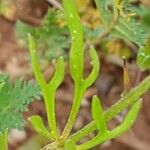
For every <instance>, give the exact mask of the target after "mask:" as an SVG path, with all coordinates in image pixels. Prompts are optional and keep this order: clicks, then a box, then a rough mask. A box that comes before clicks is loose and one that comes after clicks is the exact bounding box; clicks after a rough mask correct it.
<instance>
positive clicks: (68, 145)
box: [65, 140, 77, 150]
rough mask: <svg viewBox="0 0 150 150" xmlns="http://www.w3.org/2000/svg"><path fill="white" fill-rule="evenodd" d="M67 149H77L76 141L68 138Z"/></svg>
mask: <svg viewBox="0 0 150 150" xmlns="http://www.w3.org/2000/svg"><path fill="white" fill-rule="evenodd" d="M65 150H77V148H76V145H75V143H74V142H73V141H72V140H66V142H65Z"/></svg>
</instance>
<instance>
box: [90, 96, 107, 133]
mask: <svg viewBox="0 0 150 150" xmlns="http://www.w3.org/2000/svg"><path fill="white" fill-rule="evenodd" d="M92 116H93V119H94V121H95V123H96V125H97V128H98V130H99V132H100V133H101V134H104V133H106V132H107V124H106V121H105V118H104V116H103V109H102V105H101V103H100V100H99V98H98V97H97V96H94V97H93V100H92Z"/></svg>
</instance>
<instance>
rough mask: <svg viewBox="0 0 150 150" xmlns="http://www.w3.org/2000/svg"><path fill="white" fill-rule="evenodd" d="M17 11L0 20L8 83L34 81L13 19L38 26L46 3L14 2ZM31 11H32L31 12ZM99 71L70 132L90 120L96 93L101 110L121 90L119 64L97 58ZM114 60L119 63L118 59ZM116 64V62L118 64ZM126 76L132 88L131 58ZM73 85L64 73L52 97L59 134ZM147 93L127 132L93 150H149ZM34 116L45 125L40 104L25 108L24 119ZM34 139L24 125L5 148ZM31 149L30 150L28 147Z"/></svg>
mask: <svg viewBox="0 0 150 150" xmlns="http://www.w3.org/2000/svg"><path fill="white" fill-rule="evenodd" d="M14 2H16V3H17V6H18V7H17V8H16V9H14V13H13V15H12V16H11V17H5V16H1V17H0V34H1V38H0V72H3V73H7V74H9V75H10V77H11V79H12V81H13V80H14V79H16V78H17V77H20V76H24V77H25V79H26V80H29V79H34V76H33V74H32V70H31V65H30V63H29V61H28V60H27V58H28V57H29V56H28V51H27V50H26V49H25V48H23V47H22V46H20V45H19V44H18V39H17V38H16V33H15V23H16V21H17V20H19V19H20V20H23V21H25V22H27V23H29V24H32V25H35V26H37V25H39V24H40V23H41V19H42V17H43V16H44V14H45V13H46V11H47V9H48V4H47V3H46V2H45V1H44V0H39V1H36V0H16V1H14ZM33 8H34V9H33ZM99 55H100V60H101V71H100V75H99V77H98V79H97V80H96V82H95V83H94V85H93V86H91V87H90V88H89V89H88V90H87V92H86V93H85V96H84V98H83V102H82V105H81V109H80V112H79V114H78V118H77V121H76V123H75V125H74V129H73V132H75V131H76V130H78V129H80V128H82V127H83V126H84V125H85V124H87V123H88V122H90V121H91V120H92V118H91V111H90V106H91V98H92V96H93V95H95V94H97V95H99V96H100V97H101V99H102V104H103V106H104V108H105V109H107V108H108V107H110V106H111V105H112V104H113V103H115V102H116V101H117V100H118V99H119V97H120V94H121V93H122V91H123V81H122V65H120V63H114V61H111V60H113V57H114V56H111V55H110V56H104V55H101V50H100V49H99ZM116 59H117V60H118V61H119V62H121V61H122V60H121V59H120V58H118V57H116ZM85 61H86V62H85V72H86V73H89V71H90V69H91V68H90V65H89V60H88V57H86V60H85ZM118 61H116V62H118ZM128 67H129V74H130V78H131V81H132V85H133V86H134V85H135V83H136V80H135V79H136V74H137V70H138V68H137V66H136V63H135V60H134V59H133V60H132V61H131V62H130V63H128ZM52 70H53V65H52V64H51V63H50V64H49V66H48V68H47V70H46V71H45V72H43V73H44V75H45V77H46V79H48V78H49V75H50V74H51V73H52ZM73 90H74V87H73V82H72V80H71V78H70V76H69V74H68V71H66V76H65V79H64V82H63V83H62V85H61V86H60V88H59V89H58V91H57V95H56V99H57V100H56V103H57V108H56V112H57V120H58V127H59V130H60V131H62V130H63V128H64V126H65V124H66V120H67V118H68V115H69V112H70V109H71V104H72V97H73ZM149 108H150V92H148V93H146V94H145V95H144V96H143V106H142V110H141V112H140V114H139V117H138V119H137V121H136V123H135V124H134V126H133V127H132V129H130V130H129V131H128V132H127V133H125V134H123V135H122V136H121V137H119V138H116V139H114V140H111V141H108V142H106V143H104V144H102V145H101V146H97V147H96V148H94V149H95V150H149V149H150V134H149V133H150V109H149ZM33 114H38V115H40V116H42V118H43V119H44V120H45V123H46V112H45V107H44V103H43V101H42V100H41V101H35V102H33V103H32V104H31V105H30V106H29V111H28V112H25V113H24V114H23V115H24V117H25V119H27V117H29V116H31V115H33ZM122 119H123V115H122V114H120V115H119V116H118V117H117V118H116V119H114V120H112V121H111V122H109V127H110V128H114V127H115V126H116V125H118V123H120V121H121V120H122ZM35 136H37V135H36V133H35V132H34V131H33V129H32V127H31V126H30V125H29V124H28V123H27V124H26V125H25V130H24V131H17V130H13V131H12V132H11V133H10V135H9V149H10V150H19V149H20V147H22V146H23V145H25V144H26V143H28V141H30V140H32V139H34V137H35ZM29 150H30V149H29ZM32 150H34V148H33V147H32Z"/></svg>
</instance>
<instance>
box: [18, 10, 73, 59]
mask: <svg viewBox="0 0 150 150" xmlns="http://www.w3.org/2000/svg"><path fill="white" fill-rule="evenodd" d="M60 15H62V12H61V11H56V10H53V9H50V10H49V11H48V12H47V14H46V15H45V17H44V18H43V21H42V24H41V25H40V26H38V27H34V26H30V25H27V24H25V23H23V22H21V21H17V23H16V30H17V36H18V38H19V40H20V41H21V43H23V44H24V46H25V47H26V46H27V45H28V44H27V43H28V39H27V33H30V34H31V35H32V36H33V37H34V38H35V40H36V42H37V43H38V45H37V49H39V50H40V51H39V54H40V56H41V57H43V58H46V59H48V60H51V59H54V58H59V57H60V56H63V57H64V58H67V53H66V49H68V48H69V46H70V42H71V41H70V39H69V36H68V29H67V27H65V26H64V27H60V26H59V25H58V21H57V20H58V19H60V17H59V16H60ZM58 17H59V18H58Z"/></svg>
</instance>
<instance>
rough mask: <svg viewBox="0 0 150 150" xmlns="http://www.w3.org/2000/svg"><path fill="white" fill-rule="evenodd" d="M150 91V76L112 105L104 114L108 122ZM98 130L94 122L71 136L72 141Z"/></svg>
mask: <svg viewBox="0 0 150 150" xmlns="http://www.w3.org/2000/svg"><path fill="white" fill-rule="evenodd" d="M149 89H150V75H149V76H148V77H146V78H145V79H144V80H143V81H142V82H141V83H140V84H139V85H138V86H136V87H135V88H133V89H132V90H131V91H130V92H129V93H127V94H126V95H125V96H124V97H122V98H121V99H120V100H119V101H118V102H117V103H115V104H114V105H112V106H111V107H110V108H109V109H107V110H106V111H105V112H104V117H105V120H106V121H109V120H111V119H112V118H114V117H115V116H116V115H117V114H118V113H120V112H121V111H122V110H124V109H125V108H127V107H128V106H130V105H132V104H133V103H134V102H135V101H137V100H138V99H139V98H140V96H142V95H143V94H144V93H145V92H147V91H148V90H149ZM96 129H97V127H96V124H95V122H94V121H92V122H91V123H89V124H88V125H86V126H85V127H84V128H83V129H81V130H79V131H78V132H77V133H75V134H73V135H72V136H70V139H71V140H73V141H79V140H80V139H82V138H84V137H85V136H87V135H88V134H90V133H91V132H93V131H95V130H96Z"/></svg>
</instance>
